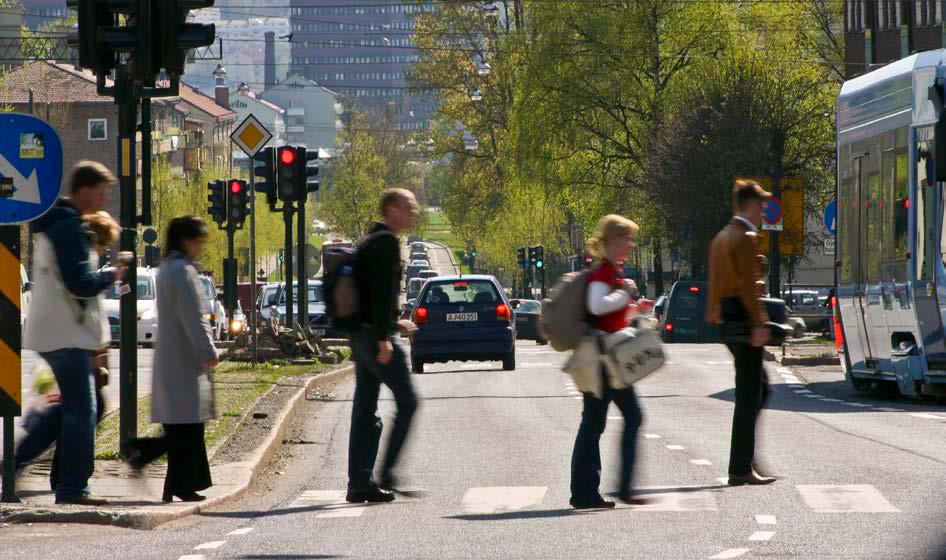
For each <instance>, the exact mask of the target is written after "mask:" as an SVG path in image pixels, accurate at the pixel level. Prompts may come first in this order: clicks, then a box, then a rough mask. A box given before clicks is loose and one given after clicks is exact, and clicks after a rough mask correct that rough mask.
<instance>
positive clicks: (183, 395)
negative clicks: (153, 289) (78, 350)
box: [151, 253, 217, 424]
mask: <svg viewBox="0 0 946 560" xmlns="http://www.w3.org/2000/svg"><path fill="white" fill-rule="evenodd" d="M156 283H157V309H158V314H157V317H158V340H157V342H156V344H155V351H154V368H153V371H152V389H151V421H152V422H159V423H162V424H198V423H201V422H206V421H207V420H209V419H211V418H213V416H214V402H213V388H212V386H211V377H210V371H209V370H208V369H206V368H204V367H202V366H201V364H206V363H209V362H210V361H211V360H214V359H216V358H217V350H216V348H214V344H213V337H212V336H211V334H210V333H211V330H210V322H209V321H207V319H204V318H203V308H202V307H201V299H200V280H199V279H198V277H197V269H196V268H194V263H192V262H191V261H190V259H188V258H186V257H185V256H183V255H182V254H180V253H171V254H170V255H168V257H167V258H166V259H165V260H164V262H163V263H162V264H161V268H160V269H158V277H157V280H156Z"/></svg>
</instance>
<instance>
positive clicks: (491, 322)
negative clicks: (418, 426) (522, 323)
mask: <svg viewBox="0 0 946 560" xmlns="http://www.w3.org/2000/svg"><path fill="white" fill-rule="evenodd" d="M411 317H412V319H413V321H414V323H415V324H416V325H417V332H416V333H414V334H413V335H411V369H412V370H413V371H414V373H423V372H424V364H429V363H434V362H448V361H453V360H456V361H493V360H496V361H500V360H501V361H502V362H503V369H504V370H507V371H511V370H514V369H516V323H515V318H514V315H513V312H512V307H511V306H510V304H509V300H507V299H506V296H505V294H504V293H503V290H502V286H500V284H499V282H498V281H497V280H496V278H495V277H493V276H485V275H471V276H437V277H434V278H430V279H429V280H427V282H426V283H425V284H424V287H423V288H422V289H421V292H420V295H419V296H418V297H417V303H416V304H415V306H414V311H413V314H412V316H411Z"/></svg>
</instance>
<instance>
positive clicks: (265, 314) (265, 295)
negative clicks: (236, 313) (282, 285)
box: [256, 284, 279, 323]
mask: <svg viewBox="0 0 946 560" xmlns="http://www.w3.org/2000/svg"><path fill="white" fill-rule="evenodd" d="M278 292H279V284H264V285H263V286H261V287H260V290H259V297H257V298H256V309H257V313H258V314H259V318H260V321H263V322H264V323H268V322H269V318H270V315H271V312H272V309H273V306H274V305H276V302H277V301H278V300H277V299H276V298H277V296H278V295H279V294H278Z"/></svg>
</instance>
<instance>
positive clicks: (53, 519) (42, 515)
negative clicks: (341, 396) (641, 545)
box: [0, 365, 355, 529]
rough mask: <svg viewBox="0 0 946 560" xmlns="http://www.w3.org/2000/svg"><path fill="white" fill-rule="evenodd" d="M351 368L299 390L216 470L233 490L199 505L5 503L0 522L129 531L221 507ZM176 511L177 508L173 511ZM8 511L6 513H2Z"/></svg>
mask: <svg viewBox="0 0 946 560" xmlns="http://www.w3.org/2000/svg"><path fill="white" fill-rule="evenodd" d="M354 369H355V368H354V366H353V365H349V366H345V367H342V368H339V369H336V370H334V371H330V372H328V373H325V374H322V375H316V376H315V377H313V378H311V379H309V380H308V381H307V382H306V384H305V385H304V386H302V387H300V388H299V390H298V391H296V394H295V395H293V396H292V397H291V398H290V399H289V402H287V403H286V406H285V407H284V408H283V410H282V411H281V412H280V413H279V416H278V418H277V419H276V421H275V422H274V427H275V428H274V429H273V430H272V431H270V433H269V436H267V438H266V439H265V440H264V441H263V443H261V444H260V445H259V447H257V448H256V449H255V450H254V451H253V453H252V455H251V457H250V459H249V460H247V461H241V462H237V463H226V464H223V465H217V466H216V467H214V468H213V470H215V471H217V472H216V473H215V478H216V477H218V476H219V475H221V474H224V475H225V474H226V473H228V472H229V473H230V475H231V476H229V477H227V476H224V477H223V478H229V479H230V480H233V479H236V482H232V483H229V484H221V485H219V486H228V487H230V488H229V489H228V490H227V491H225V492H224V493H222V494H220V495H216V496H208V497H207V500H205V501H203V502H200V503H199V504H196V505H177V502H175V505H173V506H168V505H164V506H162V505H158V504H155V505H154V506H148V507H147V508H138V509H129V510H120V509H78V508H76V509H73V508H69V509H65V508H58V507H57V508H50V507H42V508H35V507H30V506H18V505H8V504H4V505H3V506H2V509H0V522H3V523H85V524H92V525H114V526H116V527H125V528H129V529H154V528H155V527H157V526H159V525H162V524H164V523H167V522H168V521H174V520H175V519H180V518H182V517H186V516H189V515H193V514H195V513H199V512H201V511H204V510H207V509H210V508H213V507H216V506H219V505H221V504H224V503H226V502H228V501H230V500H233V499H236V498H239V497H240V496H242V495H243V494H244V493H245V492H246V491H247V490H248V489H249V488H250V487H251V486H252V485H253V484H254V483H255V482H256V481H257V480H258V479H259V476H260V471H261V470H262V467H263V466H264V465H266V464H267V463H268V462H269V461H270V459H272V457H273V455H274V454H275V453H276V451H277V450H278V449H279V445H280V442H281V441H282V440H283V438H284V436H285V435H286V431H287V430H288V429H289V425H290V424H292V421H293V420H294V419H295V418H296V415H297V414H298V413H299V409H300V408H301V406H302V405H303V404H304V403H305V402H306V395H307V394H308V392H309V390H311V389H312V388H313V387H314V386H316V385H320V384H322V383H332V382H335V381H338V380H340V379H342V378H344V377H346V376H348V375H349V374H351V373H352V372H353V371H354ZM171 508H174V509H171ZM4 509H5V511H3V510H4Z"/></svg>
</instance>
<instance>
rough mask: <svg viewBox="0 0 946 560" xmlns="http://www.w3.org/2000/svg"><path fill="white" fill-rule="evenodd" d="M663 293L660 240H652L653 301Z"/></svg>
mask: <svg viewBox="0 0 946 560" xmlns="http://www.w3.org/2000/svg"><path fill="white" fill-rule="evenodd" d="M663 293H664V255H663V246H662V245H661V243H660V238H659V237H655V238H654V299H656V298H659V297H660V296H662V295H663Z"/></svg>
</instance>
